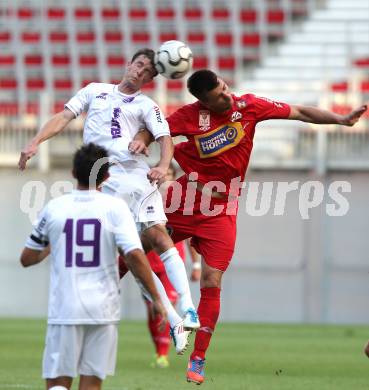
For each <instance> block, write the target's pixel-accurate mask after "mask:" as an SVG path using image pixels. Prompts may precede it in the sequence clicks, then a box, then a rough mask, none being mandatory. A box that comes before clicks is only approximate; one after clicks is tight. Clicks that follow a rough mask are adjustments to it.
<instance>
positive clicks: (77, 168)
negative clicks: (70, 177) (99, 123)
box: [73, 142, 109, 187]
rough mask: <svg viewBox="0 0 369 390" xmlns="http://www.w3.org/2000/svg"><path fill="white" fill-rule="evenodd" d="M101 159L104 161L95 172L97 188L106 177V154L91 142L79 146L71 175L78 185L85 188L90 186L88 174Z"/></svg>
mask: <svg viewBox="0 0 369 390" xmlns="http://www.w3.org/2000/svg"><path fill="white" fill-rule="evenodd" d="M102 158H103V159H104V160H103V161H102V165H101V166H100V168H99V170H98V171H97V177H96V187H98V186H99V185H100V184H101V183H102V182H103V181H104V180H105V179H106V178H107V176H108V170H109V162H108V159H107V158H108V152H107V151H106V149H105V148H103V147H101V146H98V145H96V144H93V143H92V142H90V143H89V144H87V145H83V146H81V147H80V148H79V149H78V150H77V151H76V153H75V154H74V158H73V173H74V176H75V178H76V179H77V180H78V183H80V184H82V185H84V186H86V187H89V186H90V173H91V171H92V168H93V166H94V164H95V163H96V162H97V161H98V160H100V159H102ZM94 184H95V183H94Z"/></svg>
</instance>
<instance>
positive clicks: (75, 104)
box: [64, 83, 94, 117]
mask: <svg viewBox="0 0 369 390" xmlns="http://www.w3.org/2000/svg"><path fill="white" fill-rule="evenodd" d="M93 84H94V83H91V84H88V85H87V86H86V87H84V88H82V89H80V90H79V91H78V92H77V93H76V94H75V95H74V96H73V97H72V98H71V99H70V100H69V101H68V103H66V104H65V105H64V107H65V108H68V109H69V110H71V111H72V112H73V114H74V115H75V116H76V117H77V116H78V115H79V114H81V113H82V112H83V111H85V112H86V111H87V110H88V107H89V105H90V103H91V99H92V97H93Z"/></svg>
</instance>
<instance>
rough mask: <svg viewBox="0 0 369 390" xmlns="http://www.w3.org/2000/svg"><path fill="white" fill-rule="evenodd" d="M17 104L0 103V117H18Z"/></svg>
mask: <svg viewBox="0 0 369 390" xmlns="http://www.w3.org/2000/svg"><path fill="white" fill-rule="evenodd" d="M18 111H19V110H18V103H17V102H0V115H9V116H12V115H18Z"/></svg>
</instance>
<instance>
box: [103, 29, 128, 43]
mask: <svg viewBox="0 0 369 390" xmlns="http://www.w3.org/2000/svg"><path fill="white" fill-rule="evenodd" d="M104 39H105V42H121V41H122V40H123V34H122V33H121V32H120V31H105V33H104Z"/></svg>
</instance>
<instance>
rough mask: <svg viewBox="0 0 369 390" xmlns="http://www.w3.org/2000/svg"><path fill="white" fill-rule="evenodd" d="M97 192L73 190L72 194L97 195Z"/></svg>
mask: <svg viewBox="0 0 369 390" xmlns="http://www.w3.org/2000/svg"><path fill="white" fill-rule="evenodd" d="M98 192H99V191H98V190H73V191H72V194H74V195H91V194H97V193H98Z"/></svg>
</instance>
